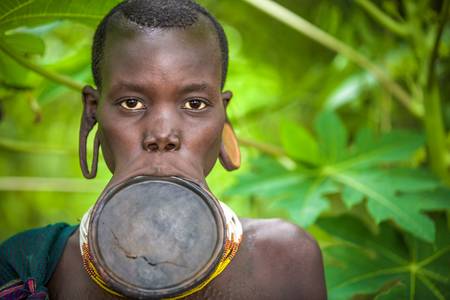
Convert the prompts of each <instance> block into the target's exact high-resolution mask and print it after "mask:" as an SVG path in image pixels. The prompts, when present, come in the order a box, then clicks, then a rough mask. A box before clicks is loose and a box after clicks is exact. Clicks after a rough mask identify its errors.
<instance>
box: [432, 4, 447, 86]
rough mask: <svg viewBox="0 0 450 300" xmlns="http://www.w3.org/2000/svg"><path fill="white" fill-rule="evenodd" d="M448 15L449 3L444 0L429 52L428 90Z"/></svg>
mask: <svg viewBox="0 0 450 300" xmlns="http://www.w3.org/2000/svg"><path fill="white" fill-rule="evenodd" d="M448 15H449V1H448V0H444V2H443V3H442V11H441V14H440V15H439V22H440V23H439V25H438V26H439V27H438V30H437V32H436V37H435V39H434V45H433V50H432V52H431V58H430V62H429V65H428V78H427V88H428V89H430V88H431V86H432V85H433V81H434V75H435V74H434V73H435V72H434V69H435V66H436V61H437V59H438V56H439V45H440V44H441V40H442V33H443V32H444V28H445V23H447V18H448Z"/></svg>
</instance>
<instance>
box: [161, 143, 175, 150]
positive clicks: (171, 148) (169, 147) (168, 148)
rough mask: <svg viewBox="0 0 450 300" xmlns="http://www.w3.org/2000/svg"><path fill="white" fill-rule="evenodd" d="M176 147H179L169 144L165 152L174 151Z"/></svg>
mask: <svg viewBox="0 0 450 300" xmlns="http://www.w3.org/2000/svg"><path fill="white" fill-rule="evenodd" d="M176 147H177V146H176V145H175V144H172V143H169V144H167V145H166V147H165V149H164V150H166V151H173V150H175V148H176Z"/></svg>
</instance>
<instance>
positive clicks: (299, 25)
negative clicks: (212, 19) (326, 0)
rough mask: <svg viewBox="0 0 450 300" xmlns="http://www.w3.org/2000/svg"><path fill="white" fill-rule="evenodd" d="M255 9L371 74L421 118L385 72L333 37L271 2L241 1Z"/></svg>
mask: <svg viewBox="0 0 450 300" xmlns="http://www.w3.org/2000/svg"><path fill="white" fill-rule="evenodd" d="M243 1H245V2H247V3H249V4H251V5H253V6H255V7H256V8H258V9H260V10H262V11H264V12H265V13H267V14H268V15H270V16H272V17H273V18H275V19H277V20H279V21H281V22H283V23H285V24H286V25H288V26H290V27H291V28H293V29H295V30H296V31H298V32H300V33H302V34H304V35H306V36H307V37H309V38H310V39H312V40H314V41H316V42H318V43H319V44H321V45H323V46H325V47H327V48H329V49H331V50H333V51H335V52H337V53H340V54H342V55H343V56H345V57H346V58H348V59H349V60H350V61H352V62H354V63H356V64H357V65H358V66H360V67H362V68H364V69H366V70H368V71H369V72H370V73H372V74H373V75H374V76H375V77H376V78H377V79H378V81H379V82H380V83H381V84H382V86H383V87H384V88H385V89H386V90H387V91H388V92H389V93H390V94H392V95H393V96H394V97H395V98H396V99H397V100H398V101H399V102H400V103H401V104H402V105H403V106H404V107H405V108H406V109H407V110H408V111H409V112H410V113H411V114H412V115H413V116H415V117H417V118H422V116H423V110H422V108H421V106H419V105H417V104H415V103H414V102H413V101H412V98H411V96H410V95H409V94H408V93H407V92H406V91H405V90H404V89H403V88H402V87H401V86H400V85H399V84H398V83H396V82H395V81H394V80H392V79H391V78H389V76H388V75H387V74H386V72H385V71H384V70H383V69H382V68H380V67H379V66H377V65H376V64H373V63H372V62H371V61H370V60H369V59H368V58H367V57H365V56H364V55H362V54H361V53H359V52H358V51H356V50H355V49H353V48H352V47H350V46H348V45H347V44H345V43H343V42H342V41H340V40H338V39H337V38H335V37H334V36H332V35H330V34H328V33H326V32H325V31H323V30H322V29H320V28H318V27H317V26H315V25H313V24H312V23H310V22H308V21H306V20H305V19H303V18H301V17H300V16H298V15H296V14H295V13H293V12H291V11H290V10H288V9H286V8H285V7H283V6H281V5H279V4H277V3H276V2H274V1H272V0H243Z"/></svg>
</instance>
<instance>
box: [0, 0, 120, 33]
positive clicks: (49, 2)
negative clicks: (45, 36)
mask: <svg viewBox="0 0 450 300" xmlns="http://www.w3.org/2000/svg"><path fill="white" fill-rule="evenodd" d="M118 2H120V1H119V0H107V1H91V0H77V1H56V0H2V5H1V6H0V31H6V30H8V29H12V28H15V27H19V26H36V25H39V24H43V23H48V22H50V21H54V20H59V19H66V20H73V21H77V22H82V23H86V24H89V25H95V24H97V23H98V22H99V21H100V20H101V19H102V18H103V16H104V15H105V14H106V13H107V12H108V11H109V9H111V8H112V7H113V6H114V5H115V4H117V3H118Z"/></svg>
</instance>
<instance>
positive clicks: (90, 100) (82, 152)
mask: <svg viewBox="0 0 450 300" xmlns="http://www.w3.org/2000/svg"><path fill="white" fill-rule="evenodd" d="M97 101H98V92H97V91H96V90H94V89H93V88H91V87H89V86H87V87H85V88H84V89H83V113H82V116H81V124H80V136H79V151H78V155H79V159H80V167H81V172H82V173H83V176H84V177H85V178H87V179H92V178H94V177H95V176H96V175H97V165H98V152H99V148H100V139H99V137H98V131H97V132H96V133H95V138H94V154H93V158H92V163H91V170H90V171H89V167H88V163H87V146H86V144H87V140H88V136H89V133H90V132H91V131H92V129H93V128H94V126H95V124H96V123H97V120H96V118H95V110H96V106H97Z"/></svg>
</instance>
